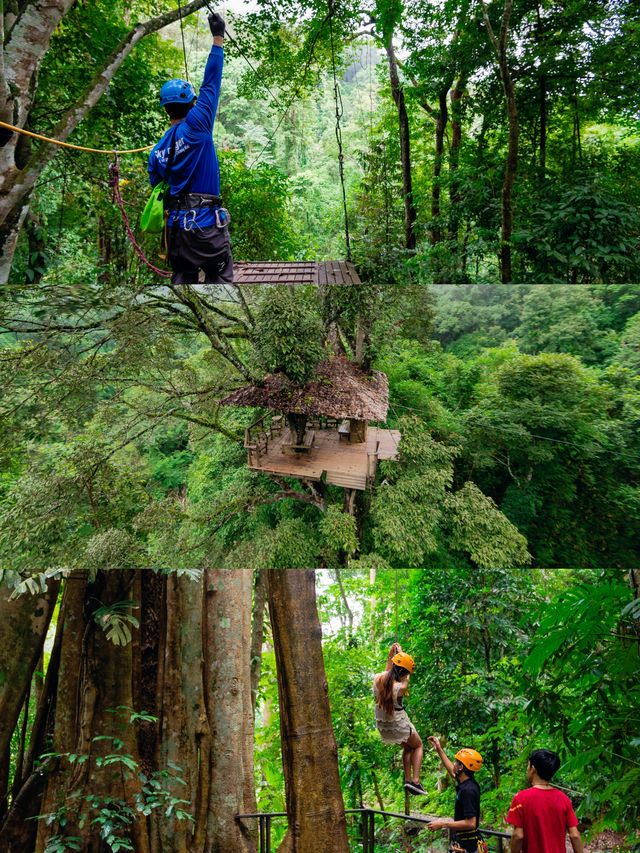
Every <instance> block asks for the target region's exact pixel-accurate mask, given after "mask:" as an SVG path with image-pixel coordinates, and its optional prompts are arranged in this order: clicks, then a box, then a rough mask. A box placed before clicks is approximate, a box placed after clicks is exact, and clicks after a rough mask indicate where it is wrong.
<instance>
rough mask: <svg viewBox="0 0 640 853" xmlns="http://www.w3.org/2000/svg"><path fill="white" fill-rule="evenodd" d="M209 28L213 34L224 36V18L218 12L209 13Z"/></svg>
mask: <svg viewBox="0 0 640 853" xmlns="http://www.w3.org/2000/svg"><path fill="white" fill-rule="evenodd" d="M208 20H209V29H210V30H211V35H212V36H222V37H223V38H224V18H223V17H222V15H219V14H218V13H217V12H212V13H211V14H210V15H209V18H208Z"/></svg>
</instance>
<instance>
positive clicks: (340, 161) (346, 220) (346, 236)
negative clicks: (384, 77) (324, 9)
mask: <svg viewBox="0 0 640 853" xmlns="http://www.w3.org/2000/svg"><path fill="white" fill-rule="evenodd" d="M333 3H334V0H329V38H330V41H331V66H332V69H333V97H334V99H335V102H336V141H337V143H338V172H339V174H340V185H341V187H342V206H343V208H344V239H345V243H346V248H347V260H348V261H350V260H351V241H350V239H349V214H348V212H347V192H346V189H345V185H344V152H343V150H342V127H341V125H340V122H341V119H342V116H343V115H344V108H343V106H342V94H341V93H340V86H339V84H338V75H337V73H336V53H335V46H334V42H333V14H334V5H333Z"/></svg>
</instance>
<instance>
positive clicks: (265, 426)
mask: <svg viewBox="0 0 640 853" xmlns="http://www.w3.org/2000/svg"><path fill="white" fill-rule="evenodd" d="M341 423H342V418H330V417H325V416H324V415H317V416H315V415H314V416H312V417H309V419H308V420H307V427H308V429H315V430H323V429H338V426H339V425H340V424H341ZM285 425H286V421H285V417H284V415H275V414H274V413H273V412H267V413H266V414H265V415H263V416H262V417H261V418H258V420H257V421H255V422H254V423H252V424H251V426H249V427H247V428H246V429H245V431H244V446H245V447H246V449H247V453H248V456H249V465H258V464H259V463H260V457H261V456H262V455H263V454H266V453H268V451H269V442H270V441H271V440H272V439H273V438H274V437H275V436H279V435H280V434H281V433H282V430H283V429H284V427H285ZM374 473H375V471H374Z"/></svg>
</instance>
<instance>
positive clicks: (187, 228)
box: [182, 210, 198, 231]
mask: <svg viewBox="0 0 640 853" xmlns="http://www.w3.org/2000/svg"><path fill="white" fill-rule="evenodd" d="M189 215H191V221H190V222H187V216H189ZM197 215H198V214H197V212H196V211H195V210H187V211H186V212H185V214H184V216H183V217H182V228H183V230H184V231H193V228H194V225H195V224H196V217H197Z"/></svg>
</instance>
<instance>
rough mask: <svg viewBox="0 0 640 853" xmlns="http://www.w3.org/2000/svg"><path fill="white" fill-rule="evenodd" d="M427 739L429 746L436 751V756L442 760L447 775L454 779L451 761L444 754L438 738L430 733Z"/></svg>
mask: <svg viewBox="0 0 640 853" xmlns="http://www.w3.org/2000/svg"><path fill="white" fill-rule="evenodd" d="M427 740H428V741H429V743H430V744H431V746H432V747H433V748H434V749H435V751H436V752H437V753H438V758H439V759H440V761H441V762H442V766H443V767H444V769H445V770H446V771H447V773H448V774H449V776H451V778H452V779H455V778H456V777H455V776H454V775H453V761H451V759H450V758H448V757H447V755H446V753H445V751H444V749H443V748H442V746H441V744H440V741H439V740H438V738H437V737H433V735H432V736H431V737H428V738H427Z"/></svg>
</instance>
